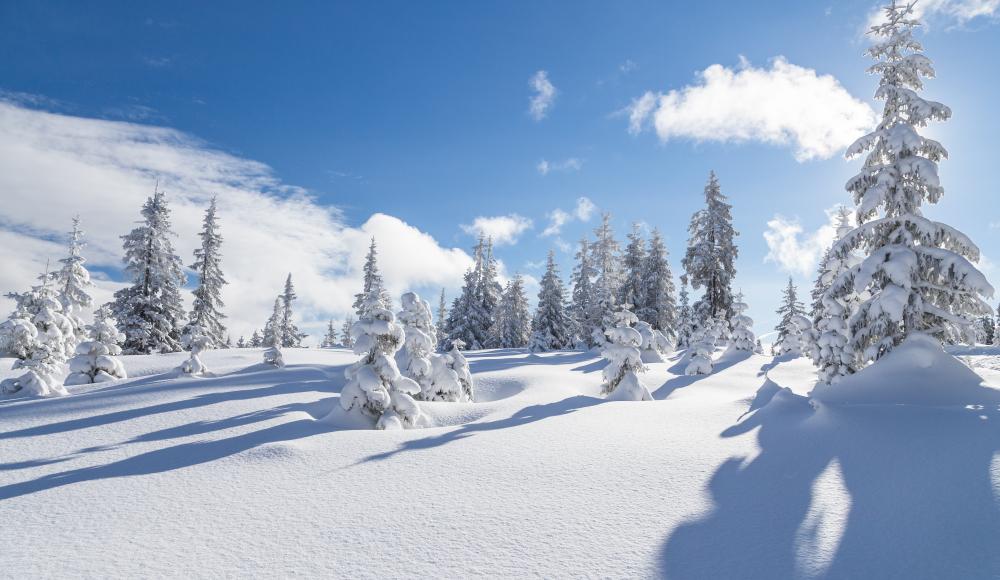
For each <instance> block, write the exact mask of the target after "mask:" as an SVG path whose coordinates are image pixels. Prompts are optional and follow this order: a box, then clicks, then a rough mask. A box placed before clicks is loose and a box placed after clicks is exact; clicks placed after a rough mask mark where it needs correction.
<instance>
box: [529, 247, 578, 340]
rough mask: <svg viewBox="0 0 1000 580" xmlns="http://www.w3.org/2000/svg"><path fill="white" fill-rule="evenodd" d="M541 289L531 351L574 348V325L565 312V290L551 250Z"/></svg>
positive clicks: (533, 326)
mask: <svg viewBox="0 0 1000 580" xmlns="http://www.w3.org/2000/svg"><path fill="white" fill-rule="evenodd" d="M540 286H541V287H540V289H539V290H538V306H537V307H536V309H535V317H534V320H533V321H532V324H531V328H532V333H531V342H530V344H529V348H530V349H531V351H532V352H543V351H548V350H560V349H564V348H571V347H572V346H573V344H572V343H573V323H572V321H571V320H570V318H569V314H568V313H567V312H566V298H565V290H564V288H563V283H562V279H561V278H560V277H559V270H558V267H557V266H556V254H555V252H554V251H552V250H549V255H548V258H547V260H546V265H545V274H544V275H543V276H542V281H541V285H540Z"/></svg>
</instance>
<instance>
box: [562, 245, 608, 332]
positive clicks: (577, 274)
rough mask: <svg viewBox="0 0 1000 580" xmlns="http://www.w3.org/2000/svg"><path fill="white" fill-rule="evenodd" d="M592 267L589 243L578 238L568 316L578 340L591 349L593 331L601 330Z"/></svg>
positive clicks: (594, 275)
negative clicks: (578, 246) (578, 247)
mask: <svg viewBox="0 0 1000 580" xmlns="http://www.w3.org/2000/svg"><path fill="white" fill-rule="evenodd" d="M595 277H596V274H595V273H594V268H593V265H592V264H591V261H590V243H589V242H588V241H587V238H586V237H583V238H580V249H579V250H578V251H577V252H576V265H575V266H574V267H573V275H572V280H571V282H572V284H573V302H572V304H571V305H570V315H571V317H572V319H573V323H574V324H573V328H574V331H575V334H576V337H577V339H578V340H580V341H582V342H584V343H585V344H586V345H587V346H588V347H593V346H595V345H596V344H597V343H596V342H595V341H594V338H593V337H594V334H595V331H600V330H603V329H602V328H601V319H600V318H599V317H597V315H598V314H600V313H599V312H598V310H597V307H596V296H595V290H594V278H595Z"/></svg>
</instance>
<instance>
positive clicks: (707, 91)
mask: <svg viewBox="0 0 1000 580" xmlns="http://www.w3.org/2000/svg"><path fill="white" fill-rule="evenodd" d="M625 112H627V113H628V116H629V131H630V132H632V133H637V132H639V131H641V130H642V129H643V128H644V127H645V126H647V125H648V124H649V123H650V120H651V122H652V125H653V127H654V128H655V130H656V133H657V135H659V137H660V139H661V140H663V141H669V140H670V139H674V138H687V139H693V140H695V141H721V142H737V143H739V142H746V141H759V142H763V143H769V144H776V145H792V146H793V148H794V150H795V158H796V159H797V160H798V161H805V160H808V159H815V158H828V157H830V156H832V155H833V154H835V153H837V152H838V151H840V150H841V149H843V148H845V147H846V146H847V145H850V144H851V143H852V142H853V141H854V140H855V139H857V138H858V137H859V136H861V135H862V134H864V132H865V131H867V130H868V129H870V128H871V127H872V126H873V125H874V122H875V112H874V111H873V110H872V108H871V107H869V106H868V105H867V104H866V103H864V102H863V101H860V100H858V99H856V98H854V97H852V96H851V94H850V93H848V92H847V90H846V89H844V87H843V86H842V85H841V84H840V82H839V81H838V80H837V79H836V78H834V77H833V76H831V75H819V74H817V73H816V71H815V70H813V69H809V68H804V67H800V66H797V65H794V64H791V63H789V62H788V61H787V60H785V59H784V57H780V56H779V57H777V58H775V59H774V60H773V61H772V63H771V67H770V68H754V67H753V66H751V65H750V64H749V63H747V62H746V61H745V59H742V58H741V66H740V67H739V68H738V69H731V68H727V67H724V66H722V65H721V64H713V65H711V66H709V67H708V68H706V69H705V70H704V71H701V72H700V73H699V74H698V82H697V83H696V84H693V85H689V86H686V87H684V88H682V89H680V90H672V91H670V92H668V93H666V94H662V93H660V94H654V93H652V92H647V93H646V94H644V95H643V96H642V97H640V98H638V99H635V100H634V101H633V102H632V105H630V106H629V107H628V108H627V109H626V110H625Z"/></svg>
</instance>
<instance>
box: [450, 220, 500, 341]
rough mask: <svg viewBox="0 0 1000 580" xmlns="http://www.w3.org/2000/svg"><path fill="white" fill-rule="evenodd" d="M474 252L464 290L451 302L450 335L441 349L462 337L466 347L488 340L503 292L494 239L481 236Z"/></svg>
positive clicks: (466, 274) (463, 286) (466, 275)
mask: <svg viewBox="0 0 1000 580" xmlns="http://www.w3.org/2000/svg"><path fill="white" fill-rule="evenodd" d="M473 254H474V256H475V265H474V266H473V267H472V269H470V270H468V271H466V273H465V281H464V284H463V285H462V293H461V294H460V295H459V296H458V297H457V298H455V300H454V301H453V302H452V305H451V311H450V312H449V313H448V323H447V325H446V326H447V327H448V336H447V338H446V339H445V341H444V344H442V345H441V348H442V349H445V348H449V347H450V346H451V345H452V344H454V341H456V340H461V341H462V344H463V345H464V347H467V348H471V349H473V350H478V349H481V348H484V347H486V346H487V345H488V344H489V338H490V336H489V330H490V327H491V326H492V324H493V310H494V309H495V308H496V304H497V303H498V301H499V292H500V289H499V287H500V285H499V283H498V282H497V280H496V261H495V259H494V258H493V242H492V240H487V238H486V237H485V236H479V240H478V241H477V242H476V246H475V248H474V250H473Z"/></svg>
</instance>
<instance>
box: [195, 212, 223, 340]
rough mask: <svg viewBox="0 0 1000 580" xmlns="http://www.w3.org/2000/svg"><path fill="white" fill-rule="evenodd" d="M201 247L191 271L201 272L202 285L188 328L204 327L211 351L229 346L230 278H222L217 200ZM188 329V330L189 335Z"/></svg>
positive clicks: (204, 227) (205, 224)
mask: <svg viewBox="0 0 1000 580" xmlns="http://www.w3.org/2000/svg"><path fill="white" fill-rule="evenodd" d="M199 236H200V237H201V246H200V247H198V248H196V249H195V251H194V264H191V269H192V270H194V271H195V272H197V273H198V286H197V287H196V288H195V289H194V292H193V294H194V303H193V304H192V307H191V314H190V316H189V317H188V320H189V322H188V328H190V327H192V326H200V327H201V332H202V333H203V334H205V335H207V336H208V338H209V339H210V344H211V347H210V348H216V347H219V346H221V345H223V344H225V336H226V327H225V325H223V323H222V320H223V319H224V318H225V317H226V315H225V314H223V313H222V307H223V306H225V304H224V303H223V302H222V287H223V286H225V284H226V279H225V277H224V276H223V275H222V252H221V247H222V236H221V235H220V234H219V222H218V218H217V217H216V204H215V198H214V197H213V198H212V202H211V203H210V204H209V206H208V209H207V210H205V219H204V220H203V221H202V228H201V233H200V234H199ZM186 331H187V328H185V332H186Z"/></svg>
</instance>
